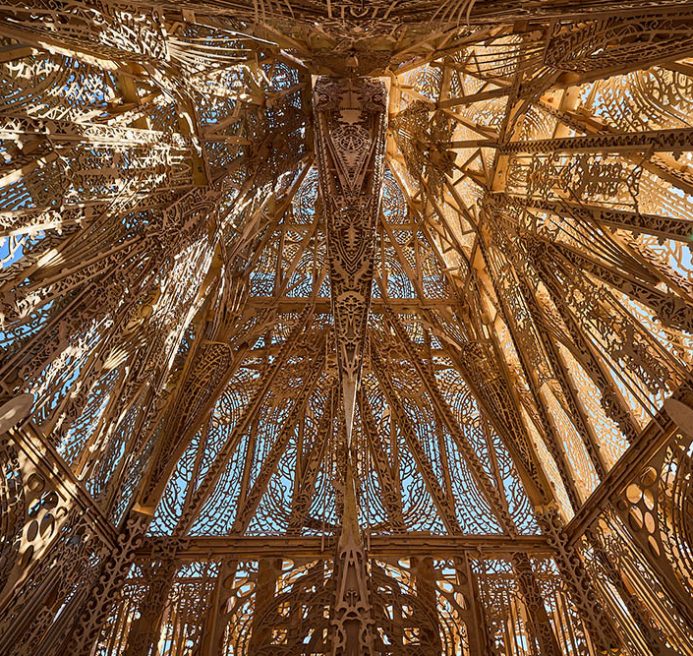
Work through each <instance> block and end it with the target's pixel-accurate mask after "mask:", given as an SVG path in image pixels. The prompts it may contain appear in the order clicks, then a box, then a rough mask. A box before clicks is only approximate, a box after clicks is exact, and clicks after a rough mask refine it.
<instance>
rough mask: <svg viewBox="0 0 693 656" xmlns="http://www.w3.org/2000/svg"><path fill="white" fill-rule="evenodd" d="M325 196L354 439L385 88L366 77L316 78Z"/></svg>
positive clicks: (381, 164) (339, 350) (338, 336)
mask: <svg viewBox="0 0 693 656" xmlns="http://www.w3.org/2000/svg"><path fill="white" fill-rule="evenodd" d="M313 109H314V112H315V125H316V150H317V154H318V165H319V170H320V195H321V198H322V205H323V211H324V215H325V222H326V225H327V252H328V259H329V264H330V280H331V284H332V312H333V316H334V323H335V334H336V340H337V363H338V366H339V375H340V380H341V384H342V392H343V402H344V413H345V424H346V434H347V441H348V442H349V443H350V442H351V432H352V427H353V421H354V410H355V404H356V392H357V389H358V384H359V378H360V375H361V364H362V361H363V351H364V343H365V338H366V326H367V323H368V313H369V308H370V301H371V287H372V285H373V270H374V255H375V229H376V223H377V219H378V211H379V208H380V192H381V187H382V180H383V168H384V155H385V130H386V121H387V90H386V88H385V85H384V84H383V83H382V82H380V81H379V80H375V79H368V78H346V79H334V78H327V77H321V78H318V80H317V82H316V84H315V87H314V91H313Z"/></svg>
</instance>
